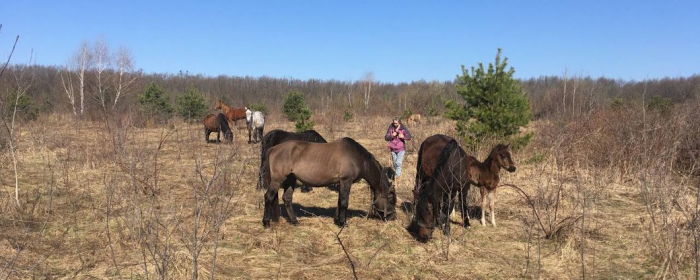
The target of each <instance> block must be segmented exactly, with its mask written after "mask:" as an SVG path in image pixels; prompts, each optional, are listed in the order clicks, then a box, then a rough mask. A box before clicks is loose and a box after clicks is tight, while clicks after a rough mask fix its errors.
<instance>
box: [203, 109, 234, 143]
mask: <svg viewBox="0 0 700 280" xmlns="http://www.w3.org/2000/svg"><path fill="white" fill-rule="evenodd" d="M202 123H204V140H206V141H207V143H209V134H210V133H212V132H216V142H219V141H220V140H219V135H220V133H221V132H223V133H224V139H226V141H227V142H232V141H233V133H232V132H231V128H230V127H229V126H228V121H227V120H226V116H224V114H222V113H219V114H218V115H214V114H209V115H207V116H206V117H204V120H203V121H202Z"/></svg>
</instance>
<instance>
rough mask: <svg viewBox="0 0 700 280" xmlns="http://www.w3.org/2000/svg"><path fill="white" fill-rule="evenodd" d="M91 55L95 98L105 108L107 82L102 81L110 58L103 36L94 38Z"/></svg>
mask: <svg viewBox="0 0 700 280" xmlns="http://www.w3.org/2000/svg"><path fill="white" fill-rule="evenodd" d="M92 56H93V58H94V67H95V68H94V70H95V92H94V94H95V95H96V97H97V99H98V100H99V101H100V106H102V109H103V110H105V109H106V108H107V102H108V101H107V99H108V98H109V96H107V89H108V86H107V83H106V82H105V81H104V79H105V77H104V74H105V71H106V70H107V69H109V66H110V64H111V58H110V54H109V46H107V41H105V39H104V38H103V37H100V38H98V39H97V40H95V44H94V46H93V50H92Z"/></svg>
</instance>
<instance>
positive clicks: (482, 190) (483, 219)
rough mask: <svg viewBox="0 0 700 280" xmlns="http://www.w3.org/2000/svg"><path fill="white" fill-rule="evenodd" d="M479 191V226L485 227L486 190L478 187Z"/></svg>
mask: <svg viewBox="0 0 700 280" xmlns="http://www.w3.org/2000/svg"><path fill="white" fill-rule="evenodd" d="M479 191H480V192H481V225H482V226H484V225H486V218H485V217H486V197H485V196H486V188H485V187H480V188H479Z"/></svg>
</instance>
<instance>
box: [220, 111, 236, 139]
mask: <svg viewBox="0 0 700 280" xmlns="http://www.w3.org/2000/svg"><path fill="white" fill-rule="evenodd" d="M216 121H217V123H219V126H221V132H223V133H225V134H228V133H233V132H231V128H230V127H229V126H228V119H227V118H226V115H224V114H223V113H219V114H218V115H216Z"/></svg>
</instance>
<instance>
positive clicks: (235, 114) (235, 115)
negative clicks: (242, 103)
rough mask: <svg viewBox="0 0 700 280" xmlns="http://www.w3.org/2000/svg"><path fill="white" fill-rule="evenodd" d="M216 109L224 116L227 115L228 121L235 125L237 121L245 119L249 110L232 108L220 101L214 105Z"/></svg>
mask: <svg viewBox="0 0 700 280" xmlns="http://www.w3.org/2000/svg"><path fill="white" fill-rule="evenodd" d="M214 109H216V110H221V111H222V112H223V113H224V115H226V119H228V121H229V122H234V124H235V123H236V121H238V120H242V119H245V111H246V109H247V108H245V107H243V108H231V107H229V106H228V105H226V103H224V102H223V101H221V99H219V100H217V101H216V104H214Z"/></svg>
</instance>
